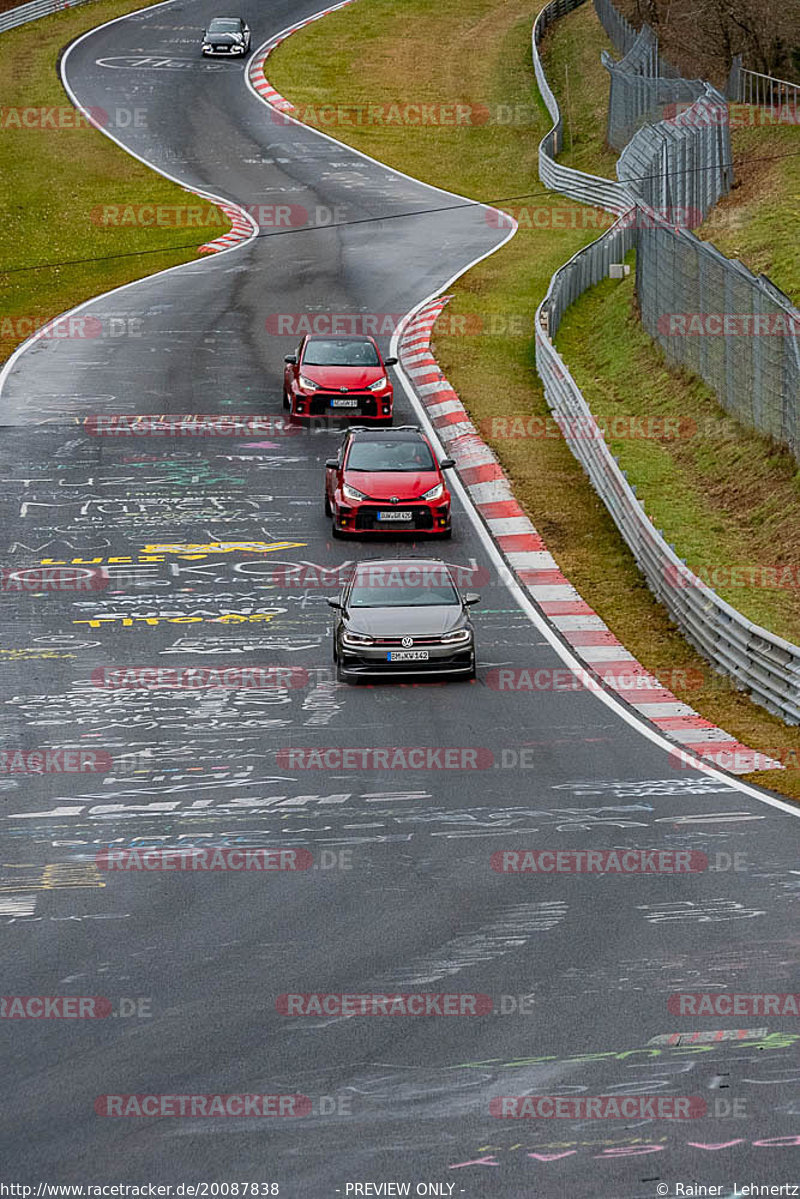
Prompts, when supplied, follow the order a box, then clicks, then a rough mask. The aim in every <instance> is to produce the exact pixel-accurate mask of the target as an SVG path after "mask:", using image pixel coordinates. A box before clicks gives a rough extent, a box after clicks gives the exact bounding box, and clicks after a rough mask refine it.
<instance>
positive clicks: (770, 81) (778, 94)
mask: <svg viewBox="0 0 800 1199" xmlns="http://www.w3.org/2000/svg"><path fill="white" fill-rule="evenodd" d="M727 96H728V99H729V100H733V101H734V103H736V104H754V105H756V106H758V107H760V108H777V109H781V108H789V109H790V110H791V111H792V113H793V114H794V116H795V120H796V119H797V110H798V108H799V107H800V83H791V82H790V81H789V80H788V79H776V78H775V77H774V76H773V75H763V74H762V73H761V72H760V71H750V70H748V68H747V67H743V66H742V56H741V54H737V55H736V57H735V58H734V60H733V63H732V65H731V73H730V76H729V77H728V88H727Z"/></svg>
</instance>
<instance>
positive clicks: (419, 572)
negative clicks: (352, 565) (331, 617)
mask: <svg viewBox="0 0 800 1199" xmlns="http://www.w3.org/2000/svg"><path fill="white" fill-rule="evenodd" d="M460 603H461V600H460V599H459V595H458V592H457V591H456V589H455V587H454V586H453V581H452V579H451V578H450V574H449V572H448V571H447V570H445V569H444V568H443V567H441V566H436V565H431V566H428V565H425V564H422V565H420V566H400V565H398V566H385V565H376V566H367V567H361V568H360V569H359V571H358V574H357V575H356V577H355V579H354V581H353V586H352V588H351V591H350V597H349V600H348V607H350V608H430V607H436V606H441V605H442V604H448V605H452V604H460Z"/></svg>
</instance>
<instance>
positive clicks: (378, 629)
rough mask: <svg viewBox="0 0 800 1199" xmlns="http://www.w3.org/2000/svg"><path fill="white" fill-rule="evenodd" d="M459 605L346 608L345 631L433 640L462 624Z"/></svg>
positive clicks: (461, 612)
mask: <svg viewBox="0 0 800 1199" xmlns="http://www.w3.org/2000/svg"><path fill="white" fill-rule="evenodd" d="M462 617H463V609H462V607H461V605H460V604H439V605H436V606H435V607H434V606H431V607H430V608H348V611H347V628H348V630H350V631H351V632H353V633H365V634H366V635H367V636H369V637H405V636H409V637H415V636H416V637H436V636H438V635H439V634H440V633H449V632H450V630H451V629H455V628H457V627H458V625H460V624H461V623H463V621H462Z"/></svg>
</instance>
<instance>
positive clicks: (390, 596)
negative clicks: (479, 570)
mask: <svg viewBox="0 0 800 1199" xmlns="http://www.w3.org/2000/svg"><path fill="white" fill-rule="evenodd" d="M479 600H480V596H479V595H476V594H474V593H473V592H467V593H466V594H465V595H462V594H461V593H460V592H459V590H458V588H457V587H456V584H455V582H454V580H453V575H452V572H451V570H450V568H449V567H448V566H447V564H446V563H444V562H441V561H439V560H438V559H435V558H434V559H431V558H400V559H398V558H386V559H383V558H381V559H367V560H365V561H362V562H360V563H359V564H358V565H357V566H356V567H355V569H354V571H353V574H352V576H351V578H350V579H349V581H348V582H347V583H345V585H344V587H343V588H342V590H341V593H340V595H339V596H338V598H337V599H329V600H328V603H329V604H330V606H331V607H332V608H334V609H335V610H336V619H335V622H334V630H333V659H334V661H335V663H336V677H337V678H338V679H339V680H340V681H341V682H345V683H356V682H358V681H359V680H360V679H365V678H375V677H382V678H398V677H403V676H408V675H418V674H437V675H457V676H460V677H461V678H466V679H474V678H475V631H474V629H473V627H472V621H471V620H470V618H469V611H468V609H469V607H470V606H471V605H472V604H476V603H478V601H479Z"/></svg>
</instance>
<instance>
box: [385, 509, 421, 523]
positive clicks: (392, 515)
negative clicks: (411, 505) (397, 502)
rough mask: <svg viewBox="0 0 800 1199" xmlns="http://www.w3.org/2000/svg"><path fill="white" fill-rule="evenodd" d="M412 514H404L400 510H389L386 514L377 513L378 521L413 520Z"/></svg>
mask: <svg viewBox="0 0 800 1199" xmlns="http://www.w3.org/2000/svg"><path fill="white" fill-rule="evenodd" d="M413 518H414V513H413V512H404V511H402V509H397V508H390V509H389V511H388V512H379V513H378V520H400V521H402V520H413Z"/></svg>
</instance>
